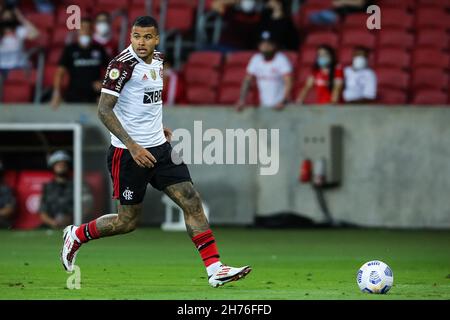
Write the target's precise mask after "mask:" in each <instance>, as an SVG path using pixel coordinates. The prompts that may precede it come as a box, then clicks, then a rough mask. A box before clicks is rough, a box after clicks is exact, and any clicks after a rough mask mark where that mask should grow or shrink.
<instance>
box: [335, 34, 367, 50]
mask: <svg viewBox="0 0 450 320" xmlns="http://www.w3.org/2000/svg"><path fill="white" fill-rule="evenodd" d="M341 43H342V46H344V47H354V46H364V47H367V48H369V49H373V48H374V47H375V33H374V32H370V31H368V30H348V31H344V32H342V36H341Z"/></svg>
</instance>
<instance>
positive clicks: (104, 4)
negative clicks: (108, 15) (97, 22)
mask: <svg viewBox="0 0 450 320" xmlns="http://www.w3.org/2000/svg"><path fill="white" fill-rule="evenodd" d="M128 7H129V2H128V0H97V4H96V5H95V6H94V7H93V10H92V11H93V15H94V16H95V15H96V14H97V13H99V12H102V11H106V12H112V11H116V10H121V9H126V8H128Z"/></svg>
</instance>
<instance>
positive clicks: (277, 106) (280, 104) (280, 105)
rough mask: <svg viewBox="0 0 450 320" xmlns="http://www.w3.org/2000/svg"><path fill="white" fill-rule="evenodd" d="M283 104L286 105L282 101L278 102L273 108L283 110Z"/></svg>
mask: <svg viewBox="0 0 450 320" xmlns="http://www.w3.org/2000/svg"><path fill="white" fill-rule="evenodd" d="M285 106H286V104H285V103H284V102H280V103H278V104H277V105H276V106H275V108H274V110H277V111H280V110H283V109H284V107H285Z"/></svg>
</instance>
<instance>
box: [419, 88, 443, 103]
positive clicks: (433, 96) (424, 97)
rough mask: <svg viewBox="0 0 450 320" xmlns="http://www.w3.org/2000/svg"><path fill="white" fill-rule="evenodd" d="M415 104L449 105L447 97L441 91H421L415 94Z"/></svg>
mask: <svg viewBox="0 0 450 320" xmlns="http://www.w3.org/2000/svg"><path fill="white" fill-rule="evenodd" d="M412 103H413V104H424V105H435V104H441V105H445V104H447V95H446V94H445V93H444V92H442V91H441V90H431V89H429V90H420V91H417V92H416V93H415V94H414V98H413V100H412Z"/></svg>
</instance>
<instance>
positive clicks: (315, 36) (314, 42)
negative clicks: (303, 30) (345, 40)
mask: <svg viewBox="0 0 450 320" xmlns="http://www.w3.org/2000/svg"><path fill="white" fill-rule="evenodd" d="M321 44H327V45H329V46H331V47H333V48H336V47H337V45H338V35H337V34H336V33H334V32H331V31H319V32H313V33H310V34H308V36H307V38H306V41H305V43H304V46H308V47H314V48H316V47H318V46H319V45H321Z"/></svg>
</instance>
